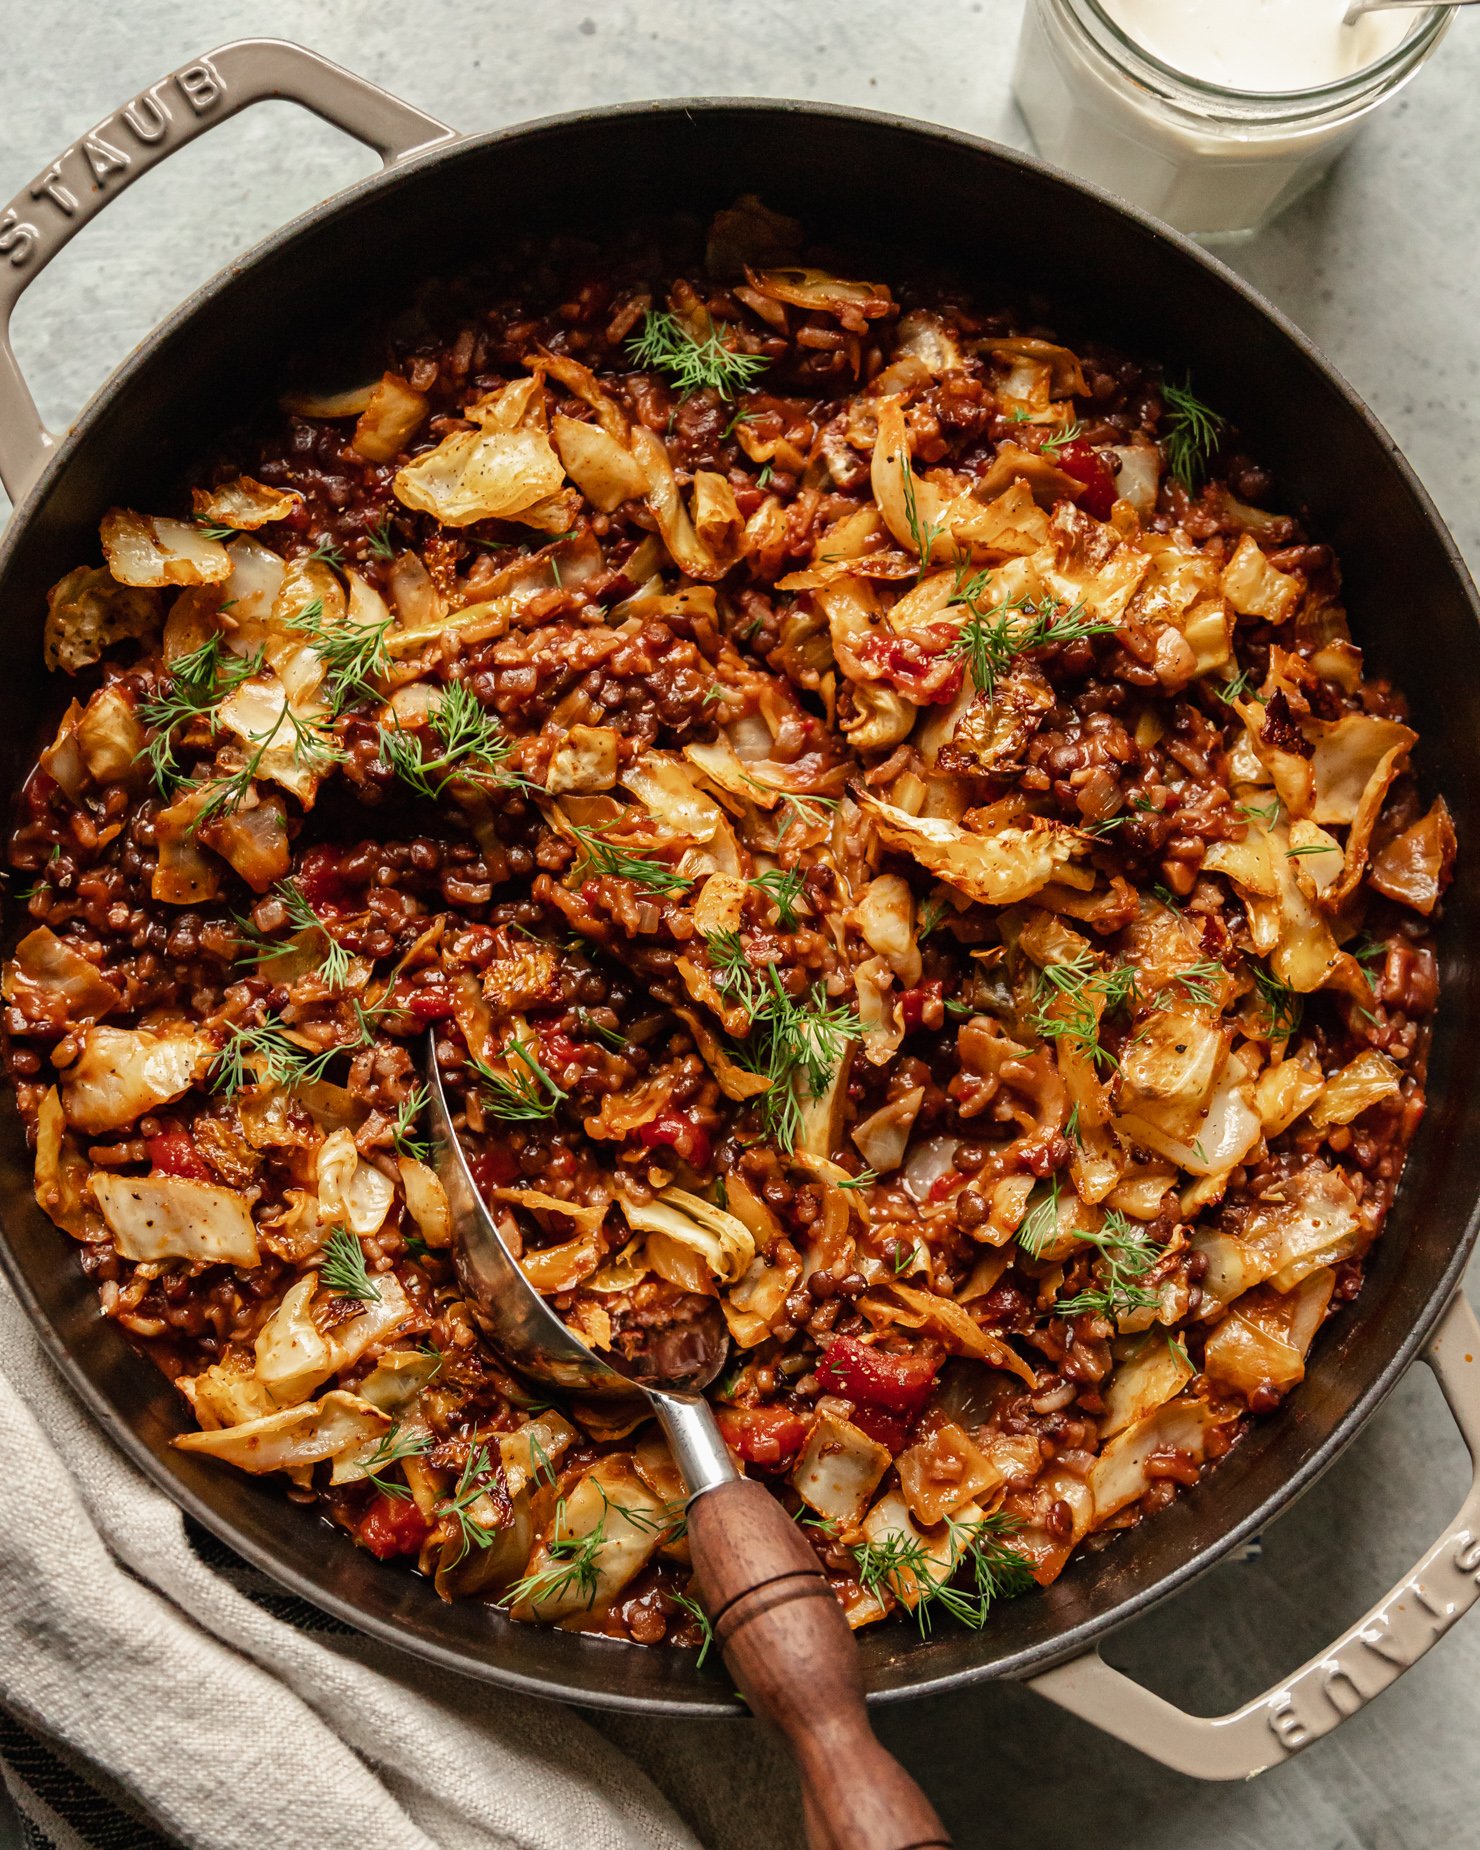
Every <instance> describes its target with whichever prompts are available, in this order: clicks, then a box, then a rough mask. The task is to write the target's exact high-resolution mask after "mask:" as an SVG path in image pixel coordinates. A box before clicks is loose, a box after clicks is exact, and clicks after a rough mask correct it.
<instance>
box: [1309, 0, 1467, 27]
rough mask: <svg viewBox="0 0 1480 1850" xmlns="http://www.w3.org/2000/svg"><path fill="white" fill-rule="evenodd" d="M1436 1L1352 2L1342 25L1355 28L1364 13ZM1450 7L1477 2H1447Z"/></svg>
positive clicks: (1447, 0)
mask: <svg viewBox="0 0 1480 1850" xmlns="http://www.w3.org/2000/svg"><path fill="white" fill-rule="evenodd" d="M1433 4H1434V0H1352V3H1351V5H1350V6H1349V7H1348V8H1347V9H1346V13H1345V15H1344V16H1343V18H1342V21H1341V23H1342V25H1344V26H1354V25H1355V24H1356V23H1357V21H1358V20H1359V19H1360V18H1361V17H1362V15H1363V14H1364V13H1385V12H1387V11H1388V9H1389V8H1391V7H1400V6H1407V7H1413V8H1415V9H1416V8H1418V7H1431V6H1433ZM1446 4H1447V5H1449V6H1474V5H1475V4H1476V0H1446Z"/></svg>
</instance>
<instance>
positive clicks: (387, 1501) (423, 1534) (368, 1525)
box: [356, 1491, 432, 1561]
mask: <svg viewBox="0 0 1480 1850" xmlns="http://www.w3.org/2000/svg"><path fill="white" fill-rule="evenodd" d="M431 1527H432V1525H431V1524H430V1523H429V1522H428V1521H427V1519H426V1517H425V1516H423V1515H422V1513H421V1511H420V1510H419V1509H418V1508H417V1507H416V1505H415V1504H414V1503H413V1502H412V1501H411V1499H410V1498H409V1497H388V1496H386V1495H385V1493H384V1492H383V1491H382V1492H380V1493H378V1494H377V1495H376V1496H375V1497H374V1498H372V1500H371V1502H370V1506H369V1508H368V1509H367V1510H366V1511H365V1514H364V1515H363V1516H362V1517H361V1518H360V1526H359V1529H358V1530H357V1532H356V1533H357V1534H358V1535H359V1538H360V1540H361V1541H362V1542H363V1543H364V1544H365V1546H366V1547H367V1548H368V1549H369V1550H370V1552H371V1554H373V1555H374V1556H375V1558H376V1559H377V1560H379V1561H389V1560H390V1558H391V1556H392V1555H414V1554H416V1553H417V1552H418V1550H419V1549H420V1548H421V1545H422V1543H423V1542H424V1541H425V1540H426V1538H427V1536H428V1535H429V1534H430V1533H431Z"/></svg>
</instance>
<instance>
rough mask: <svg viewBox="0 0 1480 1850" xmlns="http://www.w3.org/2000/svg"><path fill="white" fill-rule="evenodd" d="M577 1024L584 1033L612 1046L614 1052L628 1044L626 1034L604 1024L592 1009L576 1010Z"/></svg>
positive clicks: (604, 1044) (620, 1050) (605, 1044)
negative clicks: (593, 1014) (596, 1017)
mask: <svg viewBox="0 0 1480 1850" xmlns="http://www.w3.org/2000/svg"><path fill="white" fill-rule="evenodd" d="M576 1025H577V1027H579V1029H580V1030H581V1032H582V1034H586V1035H589V1036H590V1037H591V1038H592V1039H593V1040H598V1041H600V1042H601V1043H602V1045H603V1046H606V1047H610V1048H611V1050H612V1051H613V1053H621V1052H622V1050H623V1049H624V1048H625V1047H626V1046H627V1045H628V1041H627V1037H626V1035H625V1034H621V1033H619V1032H618V1031H617V1030H616V1029H615V1028H608V1027H605V1026H603V1024H602V1023H601V1022H599V1021H597V1020H596V1019H595V1018H594V1017H593V1016H592V1014H591V1011H590V1009H586V1008H578V1009H577V1010H576Z"/></svg>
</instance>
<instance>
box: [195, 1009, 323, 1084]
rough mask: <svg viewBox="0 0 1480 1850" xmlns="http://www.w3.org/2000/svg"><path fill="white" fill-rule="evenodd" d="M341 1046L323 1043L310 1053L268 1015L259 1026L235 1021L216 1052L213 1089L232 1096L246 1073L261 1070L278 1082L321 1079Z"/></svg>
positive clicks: (289, 1082)
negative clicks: (326, 1045) (325, 1045)
mask: <svg viewBox="0 0 1480 1850" xmlns="http://www.w3.org/2000/svg"><path fill="white" fill-rule="evenodd" d="M344 1051H345V1049H344V1048H342V1047H326V1048H324V1049H323V1051H322V1052H321V1053H316V1054H310V1053H308V1052H307V1051H305V1049H304V1048H302V1047H300V1046H299V1045H298V1043H297V1042H296V1041H295V1040H293V1039H292V1037H291V1036H290V1035H289V1033H288V1030H287V1029H286V1028H285V1027H284V1026H283V1024H282V1022H280V1021H277V1020H275V1019H274V1018H273V1017H271V1016H269V1017H268V1019H267V1020H266V1021H264V1022H263V1023H262V1024H261V1025H260V1026H258V1027H243V1026H242V1025H241V1024H240V1023H238V1024H235V1025H234V1026H232V1027H231V1028H230V1029H229V1030H228V1034H227V1040H226V1045H225V1046H224V1047H223V1048H222V1049H221V1051H220V1053H218V1054H217V1055H216V1060H215V1064H214V1067H213V1068H212V1072H213V1075H214V1077H213V1079H212V1082H211V1083H212V1089H213V1090H215V1091H217V1092H225V1093H226V1094H227V1095H228V1097H235V1096H236V1094H237V1093H238V1092H241V1091H242V1090H244V1089H245V1087H246V1086H247V1085H248V1084H249V1083H250V1080H249V1077H248V1076H249V1074H251V1073H254V1072H256V1071H259V1070H260V1071H261V1072H262V1073H263V1074H265V1075H266V1077H267V1079H268V1080H269V1081H270V1082H271V1083H272V1084H273V1085H278V1086H288V1087H293V1086H301V1085H307V1084H309V1083H311V1082H312V1081H313V1080H316V1079H322V1078H323V1076H324V1074H325V1073H326V1072H327V1071H328V1068H329V1063H330V1062H331V1061H332V1060H333V1058H334V1056H335V1055H336V1054H338V1053H343V1052H344Z"/></svg>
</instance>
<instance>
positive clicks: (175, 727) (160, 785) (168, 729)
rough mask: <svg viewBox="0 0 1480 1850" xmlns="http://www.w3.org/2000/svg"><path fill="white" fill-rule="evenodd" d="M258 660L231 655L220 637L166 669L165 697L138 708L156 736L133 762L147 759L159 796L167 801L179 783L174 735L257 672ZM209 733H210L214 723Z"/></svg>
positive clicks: (256, 656) (257, 656) (157, 696)
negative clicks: (167, 676)
mask: <svg viewBox="0 0 1480 1850" xmlns="http://www.w3.org/2000/svg"><path fill="white" fill-rule="evenodd" d="M262 660H263V657H262V651H261V650H260V649H259V650H258V651H257V652H256V653H255V654H254V655H233V654H232V653H231V652H230V651H229V650H227V649H226V648H224V647H223V645H222V641H221V638H220V637H219V636H212V637H211V638H210V640H209V641H208V642H203V643H202V644H201V645H200V647H199V648H198V649H192V650H191V651H190V653H189V654H188V655H182V656H179V657H178V658H177V659H176V660H175V661H174V662H172V663H171V664H170V674H169V682H168V684H167V686H166V687H165V688H164V690H163V692H160V693H156V694H154V695H152V696H151V697H150V698H149V699H148V700H144V701H141V702H140V703H139V719H140V720H141V721H142V723H143V724H144V725H146V726H147V727H149V729H150V730H151V731H152V732H153V734H154V737H153V738H152V739H151V740H150V741H149V743H148V744H147V745H146V746H144V747H143V749H142V750H141V751H139V752H138V753H137V754H136V756H135V762H137V760H138V759H139V758H145V759H147V760H148V763H149V770H150V774H151V776H152V777H153V779H154V788H155V789H156V790H157V791H158V792H159V794H160V795H161V796H168V795H169V793H170V791H171V790H172V789H173V788H174V787H175V785H176V784H178V783H179V782H180V781H181V772H180V769H179V766H178V764H177V763H176V761H175V735H176V733H177V732H178V731H179V729H180V728H181V727H182V726H185V725H188V724H189V723H190V722H191V721H192V720H196V719H202V718H204V717H205V716H206V715H208V714H211V713H212V712H213V710H214V709H215V707H217V706H218V705H219V704H220V702H221V701H222V700H223V699H224V698H225V697H226V695H227V694H229V693H231V692H232V691H233V690H234V689H236V688H238V687H240V686H241V684H242V683H243V681H250V680H251V678H252V676H253V675H255V674H258V673H260V672H261V669H262ZM211 729H212V731H213V732H214V730H215V721H214V719H212V722H211Z"/></svg>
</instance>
